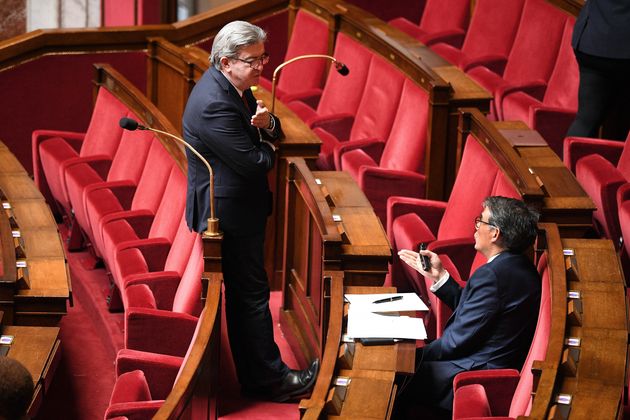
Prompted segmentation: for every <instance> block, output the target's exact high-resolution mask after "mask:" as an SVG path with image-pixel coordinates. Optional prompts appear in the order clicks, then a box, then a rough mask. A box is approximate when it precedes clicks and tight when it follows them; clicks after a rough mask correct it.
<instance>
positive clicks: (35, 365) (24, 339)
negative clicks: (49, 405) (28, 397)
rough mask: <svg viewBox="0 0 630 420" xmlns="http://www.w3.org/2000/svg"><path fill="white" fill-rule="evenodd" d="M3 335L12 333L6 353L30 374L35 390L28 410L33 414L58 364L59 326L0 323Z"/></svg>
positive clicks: (35, 412) (30, 414)
mask: <svg viewBox="0 0 630 420" xmlns="http://www.w3.org/2000/svg"><path fill="white" fill-rule="evenodd" d="M0 328H1V330H2V334H3V335H12V336H14V338H13V343H12V344H11V347H10V349H9V352H8V354H7V357H10V358H12V359H15V360H17V361H19V362H20V363H22V364H23V365H24V367H26V369H27V370H28V371H29V372H30V374H31V376H32V377H33V383H34V385H35V392H34V393H33V399H32V401H31V405H30V407H29V410H28V414H29V416H30V417H35V415H36V414H37V411H38V410H39V407H40V406H41V404H42V401H43V399H44V397H45V395H46V393H47V392H48V389H49V388H50V384H51V382H52V378H53V375H54V373H55V370H56V369H57V365H58V364H59V360H60V357H61V351H60V349H59V343H60V342H59V328H57V327H17V326H8V325H5V326H2V327H0Z"/></svg>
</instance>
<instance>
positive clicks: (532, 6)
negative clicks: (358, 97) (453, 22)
mask: <svg viewBox="0 0 630 420" xmlns="http://www.w3.org/2000/svg"><path fill="white" fill-rule="evenodd" d="M430 3H431V2H430V1H429V2H428V3H427V6H428V5H429V4H430ZM451 3H458V2H457V1H452V2H451ZM460 3H461V2H460ZM463 3H467V2H465V1H464V2H463ZM574 23H575V18H574V17H572V16H569V15H568V14H566V13H565V12H563V11H561V10H560V9H558V8H556V7H554V6H552V5H550V4H549V3H547V2H546V1H544V0H513V1H503V0H479V1H477V2H476V4H475V10H474V13H473V15H472V19H471V21H470V27H469V28H468V31H467V32H466V36H465V39H464V42H463V45H462V47H461V48H457V46H453V45H450V44H445V43H438V44H432V45H430V47H431V49H433V50H434V51H435V52H436V53H438V54H440V55H441V56H443V57H444V58H445V59H447V60H449V61H450V62H452V63H453V64H455V65H457V66H459V67H460V68H461V69H462V70H463V71H465V72H466V73H467V74H468V75H469V76H470V77H471V78H473V79H474V80H475V81H477V82H478V83H479V84H480V85H482V86H483V87H484V88H486V89H487V90H488V91H489V92H491V93H492V95H493V96H494V101H493V104H492V107H491V117H492V118H494V119H498V120H510V121H511V120H520V121H524V122H525V123H527V124H528V126H529V127H530V128H532V129H535V130H537V131H538V132H540V134H541V135H542V136H543V138H545V140H547V142H548V143H549V145H550V146H551V148H552V149H553V150H554V151H555V152H556V153H557V154H558V155H559V156H562V141H563V139H564V136H565V134H566V132H567V130H568V128H569V125H570V124H571V123H572V122H573V120H574V119H575V113H576V111H577V89H578V83H579V74H578V66H577V62H576V60H575V57H574V54H573V50H572V48H571V35H572V33H573V25H574Z"/></svg>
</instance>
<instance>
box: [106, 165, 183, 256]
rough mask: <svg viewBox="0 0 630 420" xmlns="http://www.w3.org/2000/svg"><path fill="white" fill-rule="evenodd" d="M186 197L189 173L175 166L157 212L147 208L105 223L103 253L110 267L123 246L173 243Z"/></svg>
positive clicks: (124, 213) (124, 214)
mask: <svg viewBox="0 0 630 420" xmlns="http://www.w3.org/2000/svg"><path fill="white" fill-rule="evenodd" d="M185 196H186V175H185V174H184V173H183V172H182V170H181V169H180V168H179V167H178V166H174V167H173V169H172V170H171V173H170V175H169V179H168V182H167V184H166V188H165V190H164V194H163V195H162V198H161V201H160V205H159V207H158V209H157V211H156V212H155V215H153V214H152V213H151V212H150V211H147V210H136V211H129V212H123V214H122V215H121V217H119V218H111V219H108V220H107V222H106V223H102V224H101V227H100V229H101V234H102V236H103V249H102V252H103V253H102V256H103V260H104V261H105V263H106V265H107V267H114V258H115V255H116V253H117V252H118V251H120V250H121V249H125V248H131V247H139V246H149V245H151V246H155V247H157V246H163V245H168V246H170V245H171V244H172V243H173V239H174V237H175V233H176V232H177V228H178V226H179V223H180V220H181V217H182V213H183V211H184V205H185V202H186V200H185Z"/></svg>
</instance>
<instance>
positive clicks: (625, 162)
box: [617, 133, 630, 182]
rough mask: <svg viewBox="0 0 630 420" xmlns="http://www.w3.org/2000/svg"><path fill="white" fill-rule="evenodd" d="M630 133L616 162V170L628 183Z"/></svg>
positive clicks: (629, 171)
mask: <svg viewBox="0 0 630 420" xmlns="http://www.w3.org/2000/svg"><path fill="white" fill-rule="evenodd" d="M629 139H630V133H628V138H626V141H625V143H624V144H623V151H622V152H621V156H620V157H619V161H618V162H617V169H618V170H619V172H620V173H621V175H623V177H624V178H625V179H626V181H628V182H630V141H628V140H629Z"/></svg>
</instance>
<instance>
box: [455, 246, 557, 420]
mask: <svg viewBox="0 0 630 420" xmlns="http://www.w3.org/2000/svg"><path fill="white" fill-rule="evenodd" d="M538 272H539V273H541V278H542V288H541V297H540V309H539V311H538V322H537V324H536V331H535V332H534V338H533V340H532V344H531V346H530V349H529V353H528V354H527V358H526V359H525V363H524V364H523V368H522V369H521V372H520V374H519V372H518V371H517V370H514V369H492V370H478V371H470V372H463V373H460V374H458V375H457V376H456V377H455V380H454V381H453V391H454V394H455V397H454V400H453V419H467V418H475V419H483V418H494V417H504V418H505V417H509V418H517V417H518V416H522V415H528V414H529V412H530V409H531V400H532V390H533V382H534V375H533V374H532V365H533V363H534V360H544V359H545V354H546V352H547V346H548V343H549V334H550V332H551V275H550V272H549V268H548V266H547V256H546V254H545V255H543V256H542V257H541V259H540V261H539V264H538Z"/></svg>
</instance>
